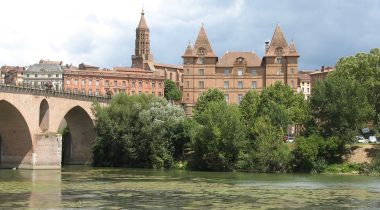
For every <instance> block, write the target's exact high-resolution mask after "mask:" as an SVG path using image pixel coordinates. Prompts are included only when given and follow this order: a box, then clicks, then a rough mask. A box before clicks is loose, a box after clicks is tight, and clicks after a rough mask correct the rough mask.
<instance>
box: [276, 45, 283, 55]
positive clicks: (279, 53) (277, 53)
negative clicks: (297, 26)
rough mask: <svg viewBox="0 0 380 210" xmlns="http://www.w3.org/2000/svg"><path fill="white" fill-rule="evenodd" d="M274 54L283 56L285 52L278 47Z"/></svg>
mask: <svg viewBox="0 0 380 210" xmlns="http://www.w3.org/2000/svg"><path fill="white" fill-rule="evenodd" d="M274 54H275V55H277V56H282V55H283V54H284V50H283V49H282V47H277V48H276V50H275V51H274Z"/></svg>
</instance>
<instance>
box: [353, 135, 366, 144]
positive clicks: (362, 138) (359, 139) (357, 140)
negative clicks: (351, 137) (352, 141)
mask: <svg viewBox="0 0 380 210" xmlns="http://www.w3.org/2000/svg"><path fill="white" fill-rule="evenodd" d="M355 138H356V142H358V143H365V138H364V137H363V136H355Z"/></svg>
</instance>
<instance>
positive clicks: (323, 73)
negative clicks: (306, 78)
mask: <svg viewBox="0 0 380 210" xmlns="http://www.w3.org/2000/svg"><path fill="white" fill-rule="evenodd" d="M333 71H335V67H331V66H327V67H325V66H322V67H321V69H320V70H316V71H314V72H311V73H310V74H309V75H310V84H311V87H313V86H315V84H316V83H317V81H318V80H324V79H326V78H327V75H328V74H329V73H331V72H333Z"/></svg>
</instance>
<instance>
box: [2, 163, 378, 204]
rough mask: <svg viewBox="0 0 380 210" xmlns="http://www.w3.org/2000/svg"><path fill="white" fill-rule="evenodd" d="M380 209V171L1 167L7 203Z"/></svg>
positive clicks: (5, 201)
mask: <svg viewBox="0 0 380 210" xmlns="http://www.w3.org/2000/svg"><path fill="white" fill-rule="evenodd" d="M75 207H79V208H107V209H109V208H115V209H120V208H131V209H146V208H148V209H168V208H170V209H177V208H187V209H210V208H215V209H221V208H228V209H268V208H292V209H297V208H298V209H342V208H355V209H357V208H364V209H367V208H368V209H379V208H380V177H370V176H344V175H341V176H337V175H308V174H251V173H232V172H231V173H217V172H193V171H180V170H170V171H164V170H148V169H125V168H92V167H80V166H71V167H64V168H63V169H62V171H55V170H4V169H3V170H0V208H1V209H8V208H75Z"/></svg>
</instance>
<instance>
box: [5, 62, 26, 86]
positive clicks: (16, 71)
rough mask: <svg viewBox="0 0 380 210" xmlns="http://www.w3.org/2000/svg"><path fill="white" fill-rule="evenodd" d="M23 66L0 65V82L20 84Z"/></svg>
mask: <svg viewBox="0 0 380 210" xmlns="http://www.w3.org/2000/svg"><path fill="white" fill-rule="evenodd" d="M24 71H25V67H20V66H2V67H1V68H0V84H9V85H22V83H23V80H24V78H23V77H24Z"/></svg>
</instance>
